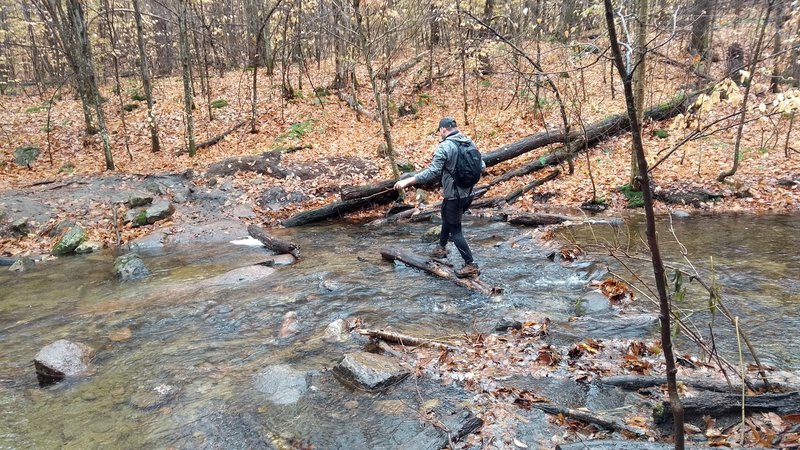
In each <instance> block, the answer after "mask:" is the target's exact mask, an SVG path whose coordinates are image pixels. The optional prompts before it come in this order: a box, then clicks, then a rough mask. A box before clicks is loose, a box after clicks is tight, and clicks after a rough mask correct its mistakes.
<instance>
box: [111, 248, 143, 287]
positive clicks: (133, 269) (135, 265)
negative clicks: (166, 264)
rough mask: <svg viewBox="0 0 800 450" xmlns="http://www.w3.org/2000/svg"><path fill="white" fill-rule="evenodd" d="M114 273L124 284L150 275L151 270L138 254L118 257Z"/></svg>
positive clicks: (115, 261)
mask: <svg viewBox="0 0 800 450" xmlns="http://www.w3.org/2000/svg"><path fill="white" fill-rule="evenodd" d="M113 271H114V275H115V276H116V277H117V279H118V280H119V281H122V282H126V281H135V280H139V279H142V278H144V277H146V276H149V275H150V269H148V268H147V266H145V265H144V261H142V258H141V257H140V256H139V255H137V254H136V253H130V254H127V255H122V256H119V257H117V259H115V260H114V268H113Z"/></svg>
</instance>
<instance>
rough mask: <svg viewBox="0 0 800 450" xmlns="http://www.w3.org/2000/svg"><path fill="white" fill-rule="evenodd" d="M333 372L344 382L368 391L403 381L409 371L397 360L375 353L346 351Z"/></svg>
mask: <svg viewBox="0 0 800 450" xmlns="http://www.w3.org/2000/svg"><path fill="white" fill-rule="evenodd" d="M333 372H334V373H335V374H336V375H337V377H338V378H339V379H340V380H341V381H343V382H344V383H345V384H349V385H352V386H355V387H358V388H361V389H365V390H368V391H374V390H380V389H383V388H386V387H389V386H391V385H394V384H397V383H399V382H401V381H403V380H404V379H405V378H406V377H407V376H408V375H409V371H408V370H406V369H404V368H403V367H401V366H400V364H398V363H397V361H395V360H393V359H391V358H388V357H386V356H383V355H378V354H375V353H366V352H358V353H346V354H345V355H344V359H342V361H341V362H340V363H339V364H338V365H337V366H336V367H334V368H333Z"/></svg>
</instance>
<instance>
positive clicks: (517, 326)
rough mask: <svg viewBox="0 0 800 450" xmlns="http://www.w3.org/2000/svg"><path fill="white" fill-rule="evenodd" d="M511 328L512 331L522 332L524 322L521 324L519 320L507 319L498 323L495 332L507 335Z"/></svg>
mask: <svg viewBox="0 0 800 450" xmlns="http://www.w3.org/2000/svg"><path fill="white" fill-rule="evenodd" d="M509 328H511V329H512V330H521V329H522V322H520V321H519V320H514V319H507V318H504V319H500V321H499V322H497V325H495V326H494V331H499V332H502V333H505V332H506V331H508V329H509Z"/></svg>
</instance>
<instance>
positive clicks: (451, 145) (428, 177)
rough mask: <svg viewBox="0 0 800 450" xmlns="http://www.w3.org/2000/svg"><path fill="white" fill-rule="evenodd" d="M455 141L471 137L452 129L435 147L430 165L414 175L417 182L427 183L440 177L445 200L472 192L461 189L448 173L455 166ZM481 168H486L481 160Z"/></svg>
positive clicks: (456, 149)
mask: <svg viewBox="0 0 800 450" xmlns="http://www.w3.org/2000/svg"><path fill="white" fill-rule="evenodd" d="M457 141H460V142H472V139H470V138H468V137H467V136H465V135H464V134H462V133H461V132H460V131H454V132H453V133H452V134H450V135H448V136H447V137H446V138H444V140H443V141H442V142H440V143H439V145H438V146H437V147H436V151H435V152H434V153H433V161H431V165H430V166H428V167H427V168H426V169H425V170H423V171H422V172H420V173H418V174H417V175H415V176H414V178H416V180H417V183H419V184H427V183H430V182H432V181H436V180H438V179H439V178H440V177H441V180H442V195H443V196H444V198H445V199H447V200H452V199H456V198H464V197H467V196H470V195H472V194H473V189H474V188H469V189H462V188H460V187H458V186H456V185H455V183H453V177H452V176H451V175H450V174H451V173H452V172H453V171H454V170H455V167H456V158H455V156H454V155H455V154H456V152H457V151H458V144H457V143H456V142H457ZM481 169H482V170H486V163H484V162H481Z"/></svg>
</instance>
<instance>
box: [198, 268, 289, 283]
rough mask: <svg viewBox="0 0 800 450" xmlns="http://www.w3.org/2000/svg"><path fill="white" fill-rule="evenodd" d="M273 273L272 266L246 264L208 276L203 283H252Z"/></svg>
mask: <svg viewBox="0 0 800 450" xmlns="http://www.w3.org/2000/svg"><path fill="white" fill-rule="evenodd" d="M273 273H275V269H273V268H272V267H266V266H262V265H258V264H257V265H254V266H247V267H240V268H238V269H233V270H231V271H230V272H225V273H223V274H222V275H217V276H216V277H213V278H209V279H208V280H205V281H204V282H203V284H208V285H212V286H220V285H222V286H225V285H232V284H240V283H252V282H254V281H258V280H261V279H263V278H266V277H268V276H270V275H272V274H273Z"/></svg>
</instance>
